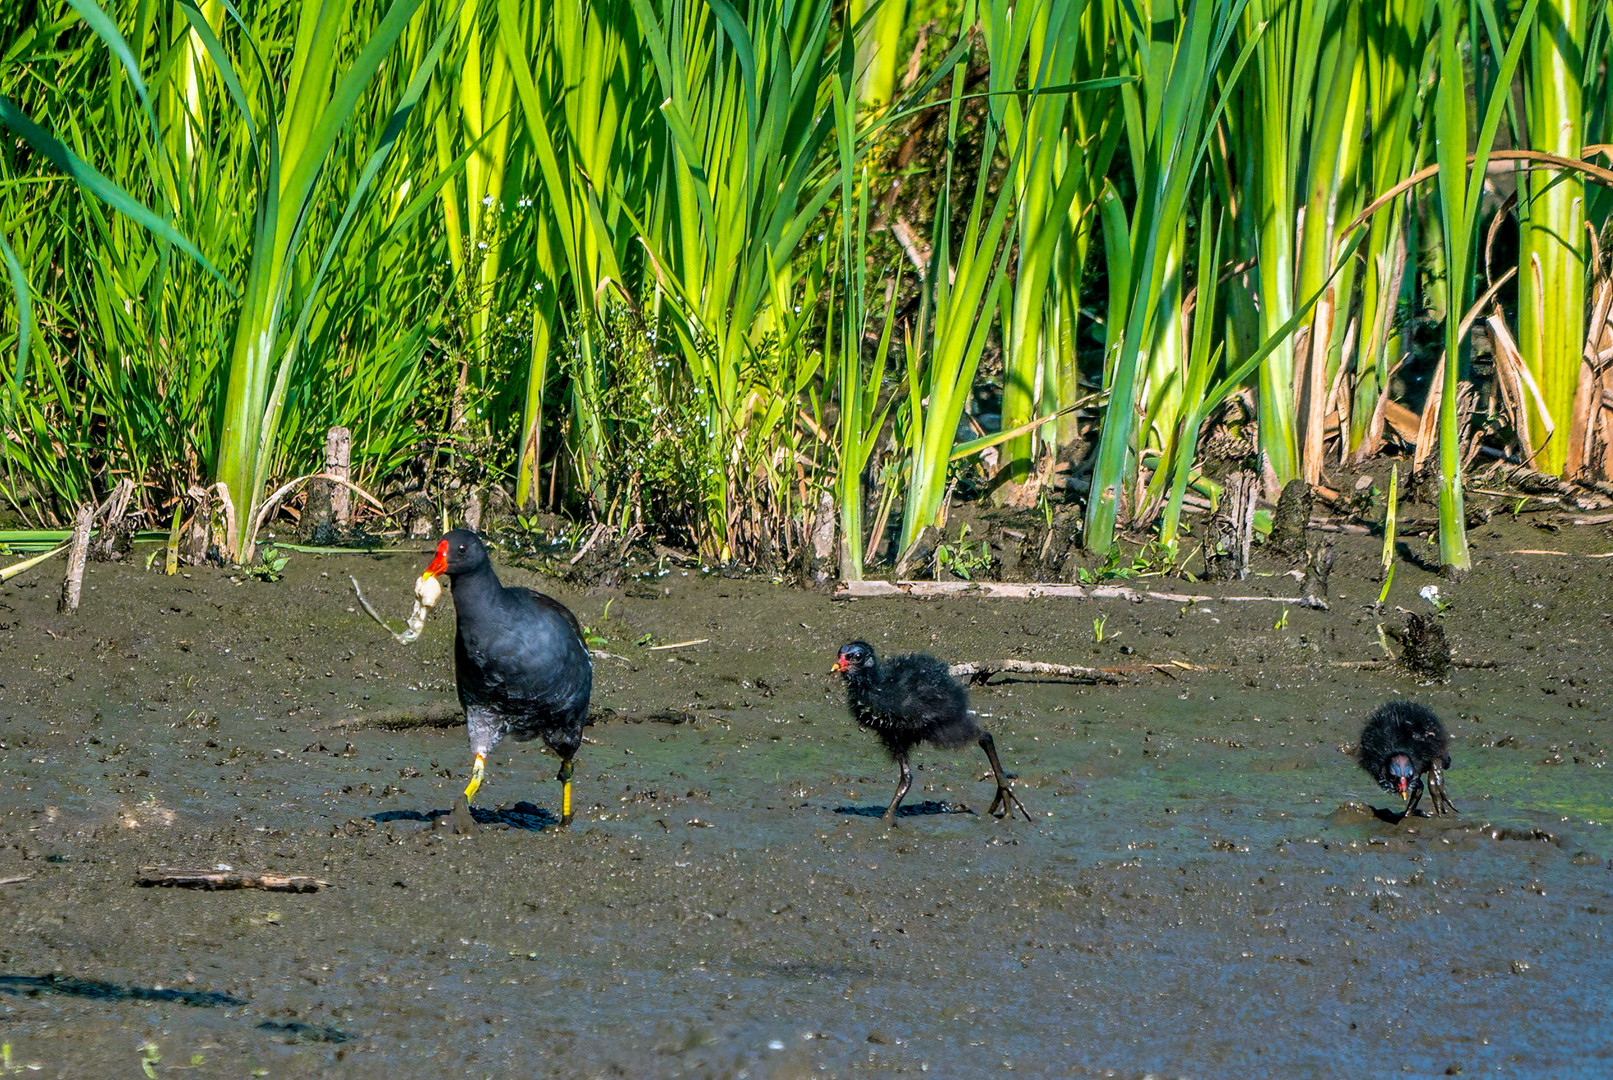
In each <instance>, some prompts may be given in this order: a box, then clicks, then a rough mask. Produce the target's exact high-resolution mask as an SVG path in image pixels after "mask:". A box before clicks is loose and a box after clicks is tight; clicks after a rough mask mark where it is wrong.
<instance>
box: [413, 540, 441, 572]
mask: <svg viewBox="0 0 1613 1080" xmlns="http://www.w3.org/2000/svg"><path fill="white" fill-rule="evenodd" d="M447 572H448V541H446V540H444V541H442V542H441V543H439V544H438V545H437V557H436V558H435V559H432V560H431V565H430V566H428V567H426V571H425V573H423V574H421V575H420V576H421V577H423V578H426V577H432V576H434V575H436V574H446V573H447Z"/></svg>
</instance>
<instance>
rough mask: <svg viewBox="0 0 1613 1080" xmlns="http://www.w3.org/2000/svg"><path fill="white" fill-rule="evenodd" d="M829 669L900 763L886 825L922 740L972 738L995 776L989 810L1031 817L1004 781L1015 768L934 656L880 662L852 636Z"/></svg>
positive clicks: (957, 742)
mask: <svg viewBox="0 0 1613 1080" xmlns="http://www.w3.org/2000/svg"><path fill="white" fill-rule="evenodd" d="M834 671H836V672H838V673H839V674H841V675H842V676H844V677H845V680H846V701H847V704H848V705H849V706H850V708H851V715H852V717H853V718H854V719H855V720H856V721H857V723H858V724H859V725H861V726H862V727H865V728H868V729H869V730H870V731H873V732H874V733H875V734H876V735H878V736H879V741H880V742H882V743H884V744H885V749H886V751H887V752H888V753H889V754H890V756H891V757H893V758H895V759H896V763H897V764H898V765H899V766H901V769H902V776H901V779H900V780H899V781H897V784H896V794H895V795H894V796H893V797H892V798H891V804H890V806H888V807H887V808H886V809H885V814H884V819H883V820H884V821H885V823H886V824H887V825H893V824H895V822H896V808H897V807H898V806H900V805H901V804H902V799H903V797H904V796H906V795H907V790H908V788H910V787H912V786H913V770H912V769H911V768H909V767H908V764H907V755H908V752H909V751H911V750H912V749H913V747H914V746H916V745H918V744H919V743H921V742H928V743H933V744H935V745H936V746H939V747H942V748H943V749H946V750H956V749H958V748H959V747H961V746H965V745H967V744H969V743H971V742H972V743H976V744H978V745H979V747H980V749H982V750H984V751H985V752H986V760H987V761H989V762H990V763H991V772H992V775H993V776H994V777H996V780H997V797H996V798H995V799H993V800H992V802H991V815H992V816H993V817H999V818H1000V817H1002V816H1003V815H1004V814H1011V813H1012V811H1013V810H1018V811H1019V812H1020V813H1021V814H1024V815H1025V820H1026V821H1030V820H1031V815H1030V811H1028V810H1026V809H1025V805H1024V804H1023V803H1021V802H1020V801H1019V797H1018V796H1017V795H1015V794H1014V791H1013V788H1011V787H1009V786H1008V781H1010V780H1012V779H1013V778H1014V774H1013V773H1010V772H1005V771H1004V770H1003V766H1002V762H1000V761H998V760H997V747H996V744H995V743H993V742H992V739H991V733H990V732H987V731H982V730H981V729H980V726H979V725H978V724H976V723H975V721H974V718H973V717H972V716H971V715H970V714H969V692H968V691H967V690H965V689H964V688H963V685H962V684H961V683H959V682H958V680H956V679H954V678H953V677H952V673H951V672H950V671H948V670H947V666H946V665H945V664H943V663H941V661H939V660H937V659H936V658H935V657H933V656H925V655H923V654H922V653H914V654H912V655H909V656H894V657H892V658H890V659H889V660H887V661H885V662H884V663H883V664H881V663H880V662H879V660H878V659H877V658H876V657H875V656H874V647H873V646H872V645H870V644H868V643H867V642H866V641H853V642H851V643H850V644H848V645H843V646H841V648H840V656H839V658H838V659H837V660H836V661H835V665H834Z"/></svg>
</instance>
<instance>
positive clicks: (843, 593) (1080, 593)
mask: <svg viewBox="0 0 1613 1080" xmlns="http://www.w3.org/2000/svg"><path fill="white" fill-rule="evenodd" d="M882 596H908V597H912V598H914V599H922V600H931V599H944V598H951V597H971V596H973V597H979V598H980V599H983V600H1044V599H1045V600H1055V599H1064V600H1129V601H1131V602H1132V603H1136V604H1140V603H1142V602H1143V601H1144V600H1164V601H1166V602H1167V603H1172V604H1198V603H1203V602H1205V601H1207V600H1221V601H1225V602H1227V603H1238V602H1242V601H1249V600H1255V601H1267V602H1271V603H1278V604H1300V603H1303V601H1302V600H1301V598H1299V597H1295V596H1211V595H1209V594H1207V593H1203V594H1195V593H1168V592H1153V591H1151V590H1148V589H1133V588H1130V587H1128V586H1124V585H1039V584H1032V583H1024V582H1013V581H842V582H841V583H840V587H839V588H837V589H836V590H835V593H834V598H835V599H836V600H857V599H872V598H875V597H882Z"/></svg>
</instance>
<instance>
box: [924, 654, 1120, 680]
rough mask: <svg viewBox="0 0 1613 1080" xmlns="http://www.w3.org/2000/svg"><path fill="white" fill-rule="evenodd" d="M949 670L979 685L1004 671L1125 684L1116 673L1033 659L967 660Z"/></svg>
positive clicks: (1051, 677)
mask: <svg viewBox="0 0 1613 1080" xmlns="http://www.w3.org/2000/svg"><path fill="white" fill-rule="evenodd" d="M947 670H949V671H950V672H952V675H953V677H954V678H959V679H962V678H967V679H968V680H969V681H970V682H972V683H975V684H977V685H978V684H980V683H983V682H985V681H986V680H987V679H989V678H991V677H992V676H993V675H997V674H1001V673H1003V672H1012V673H1014V674H1017V675H1041V676H1044V677H1045V678H1050V679H1071V680H1073V681H1075V682H1080V683H1090V684H1097V683H1106V684H1108V685H1110V686H1118V685H1120V684H1121V683H1122V682H1124V681H1125V680H1124V679H1123V678H1121V677H1120V675H1118V674H1117V673H1115V672H1112V671H1105V670H1104V669H1103V668H1090V667H1081V666H1079V665H1076V664H1045V663H1042V662H1040V661H1032V660H985V661H965V662H963V663H959V664H953V665H951V666H950V667H949V668H948V669H947Z"/></svg>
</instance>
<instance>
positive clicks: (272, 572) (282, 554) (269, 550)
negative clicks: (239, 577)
mask: <svg viewBox="0 0 1613 1080" xmlns="http://www.w3.org/2000/svg"><path fill="white" fill-rule="evenodd" d="M290 561H291V554H290V553H289V552H287V551H285V550H284V549H282V548H278V547H276V546H275V545H273V544H267V545H265V546H264V548H263V554H262V555H260V556H258V563H257V565H256V566H249V567H247V568H246V572H247V575H248V576H249V577H254V578H257V579H258V580H259V581H279V580H280V577H281V571H283V570H285V568H286V563H288V562H290Z"/></svg>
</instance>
